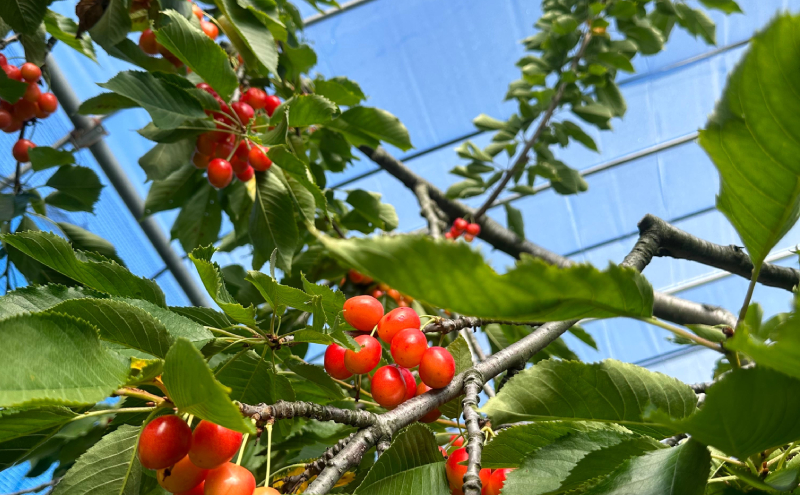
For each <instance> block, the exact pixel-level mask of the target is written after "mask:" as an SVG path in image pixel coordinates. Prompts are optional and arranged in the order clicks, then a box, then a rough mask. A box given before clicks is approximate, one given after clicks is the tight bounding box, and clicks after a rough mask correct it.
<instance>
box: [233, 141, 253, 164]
mask: <svg viewBox="0 0 800 495" xmlns="http://www.w3.org/2000/svg"><path fill="white" fill-rule="evenodd" d="M250 146H251V144H250V141H248V140H247V139H242V140H241V141H239V144H238V145H236V157H237V158H238V159H239V160H241V161H243V162H245V163H247V157H248V155H249V154H250Z"/></svg>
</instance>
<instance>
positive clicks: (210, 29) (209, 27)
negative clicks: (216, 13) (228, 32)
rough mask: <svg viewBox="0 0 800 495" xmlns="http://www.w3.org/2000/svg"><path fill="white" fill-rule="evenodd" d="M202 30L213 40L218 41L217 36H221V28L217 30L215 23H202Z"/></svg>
mask: <svg viewBox="0 0 800 495" xmlns="http://www.w3.org/2000/svg"><path fill="white" fill-rule="evenodd" d="M200 29H202V30H203V32H204V33H206V36H208V37H209V38H211V39H212V40H215V39H217V36H219V28H217V25H216V24H214V23H213V22H209V21H200Z"/></svg>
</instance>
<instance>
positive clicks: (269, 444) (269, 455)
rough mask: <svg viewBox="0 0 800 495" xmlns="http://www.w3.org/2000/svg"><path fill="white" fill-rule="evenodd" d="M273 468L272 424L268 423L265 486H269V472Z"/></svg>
mask: <svg viewBox="0 0 800 495" xmlns="http://www.w3.org/2000/svg"><path fill="white" fill-rule="evenodd" d="M271 467H272V423H267V479H266V481H265V482H264V483H265V486H269V472H270V468H271Z"/></svg>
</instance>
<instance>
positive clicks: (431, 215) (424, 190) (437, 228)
mask: <svg viewBox="0 0 800 495" xmlns="http://www.w3.org/2000/svg"><path fill="white" fill-rule="evenodd" d="M414 194H416V195H417V201H419V211H420V214H421V215H422V217H423V218H425V220H427V221H428V233H429V234H430V236H431V237H433V238H434V239H439V238H440V237H442V225H441V223H443V222H442V221H441V220H439V216H438V215H437V214H436V205H435V204H434V203H433V201H431V197H430V196H428V187H427V186H426V185H425V184H423V183H421V182H420V183H419V184H417V186H416V187H415V188H414Z"/></svg>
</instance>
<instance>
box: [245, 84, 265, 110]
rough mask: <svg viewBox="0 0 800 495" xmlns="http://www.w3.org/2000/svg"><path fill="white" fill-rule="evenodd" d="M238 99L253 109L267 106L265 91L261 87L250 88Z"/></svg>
mask: <svg viewBox="0 0 800 495" xmlns="http://www.w3.org/2000/svg"><path fill="white" fill-rule="evenodd" d="M239 101H241V102H244V103H247V104H248V105H250V106H251V107H253V109H254V110H259V109H261V108H264V107H265V106H267V93H266V91H264V90H263V89H258V88H250V89H248V90H247V91H246V92H245V93H244V94H243V95H242V98H241V99H240V100H239Z"/></svg>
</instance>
